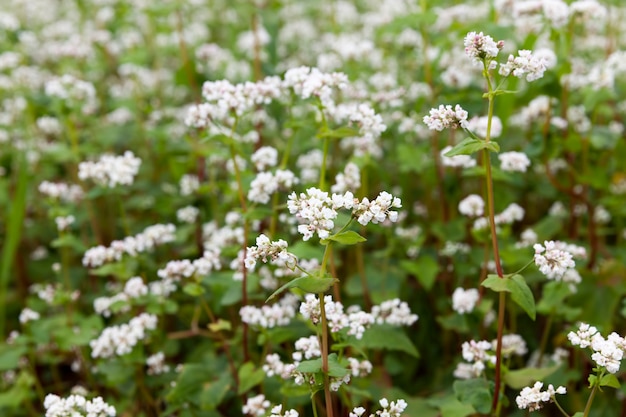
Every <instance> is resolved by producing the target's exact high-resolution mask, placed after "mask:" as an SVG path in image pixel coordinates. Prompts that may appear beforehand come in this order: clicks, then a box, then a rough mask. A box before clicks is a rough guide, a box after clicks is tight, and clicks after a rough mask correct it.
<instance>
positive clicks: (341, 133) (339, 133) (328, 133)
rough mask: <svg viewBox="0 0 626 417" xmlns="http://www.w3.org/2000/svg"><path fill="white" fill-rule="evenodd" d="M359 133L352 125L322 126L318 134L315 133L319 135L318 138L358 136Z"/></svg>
mask: <svg viewBox="0 0 626 417" xmlns="http://www.w3.org/2000/svg"><path fill="white" fill-rule="evenodd" d="M358 135H359V131H358V130H356V129H353V128H351V127H347V126H342V127H340V128H337V129H328V128H322V129H320V130H319V131H318V132H317V135H315V137H317V138H318V139H325V138H329V139H341V138H348V137H352V136H358Z"/></svg>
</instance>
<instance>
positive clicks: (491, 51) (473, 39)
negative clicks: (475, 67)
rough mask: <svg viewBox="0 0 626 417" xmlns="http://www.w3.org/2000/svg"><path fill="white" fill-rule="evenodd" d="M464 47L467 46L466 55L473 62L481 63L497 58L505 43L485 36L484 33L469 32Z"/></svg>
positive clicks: (464, 40)
mask: <svg viewBox="0 0 626 417" xmlns="http://www.w3.org/2000/svg"><path fill="white" fill-rule="evenodd" d="M463 45H465V54H466V55H467V56H468V57H470V58H471V59H472V62H474V63H480V62H482V61H483V60H490V59H493V58H495V57H497V56H498V52H500V50H501V49H502V47H503V46H504V42H503V41H498V42H496V41H494V40H493V38H492V37H491V36H489V35H484V34H483V33H482V32H480V33H476V32H469V33H468V34H467V35H465V39H463Z"/></svg>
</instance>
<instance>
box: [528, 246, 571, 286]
mask: <svg viewBox="0 0 626 417" xmlns="http://www.w3.org/2000/svg"><path fill="white" fill-rule="evenodd" d="M544 245H545V247H544V246H542V245H541V244H539V243H536V244H535V245H533V248H534V249H535V256H534V260H535V265H537V267H538V268H539V271H541V273H542V274H544V275H545V276H546V277H547V278H548V279H555V280H561V278H562V277H563V275H564V274H565V272H566V271H567V270H568V269H570V268H574V267H575V266H576V263H575V262H574V260H573V259H572V258H573V256H572V254H571V253H569V252H566V251H564V250H562V249H560V246H559V245H557V244H556V243H555V242H554V241H545V242H544Z"/></svg>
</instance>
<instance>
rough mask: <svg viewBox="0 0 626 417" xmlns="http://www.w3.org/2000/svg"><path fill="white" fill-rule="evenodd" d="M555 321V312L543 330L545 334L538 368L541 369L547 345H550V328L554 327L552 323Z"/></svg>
mask: <svg viewBox="0 0 626 417" xmlns="http://www.w3.org/2000/svg"><path fill="white" fill-rule="evenodd" d="M553 320H554V310H552V311H551V312H550V315H549V316H548V320H547V321H546V325H545V326H544V328H543V334H542V335H541V342H540V344H539V359H538V360H537V367H541V362H542V360H543V355H544V353H545V352H546V345H547V344H548V336H549V335H550V328H551V327H552V321H553Z"/></svg>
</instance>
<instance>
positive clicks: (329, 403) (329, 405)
mask: <svg viewBox="0 0 626 417" xmlns="http://www.w3.org/2000/svg"><path fill="white" fill-rule="evenodd" d="M328 246H330V244H328ZM328 246H327V247H326V249H327V250H328ZM325 261H326V256H324V263H323V265H324V264H325ZM322 271H324V268H322ZM317 296H318V297H319V299H320V316H321V324H320V325H321V327H322V337H321V341H320V342H321V343H320V345H321V351H322V373H323V374H324V398H325V400H326V401H325V402H326V417H333V399H332V396H331V395H330V376H329V375H328V320H327V319H326V305H325V300H324V293H323V292H321V293H319V294H318V295H317Z"/></svg>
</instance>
